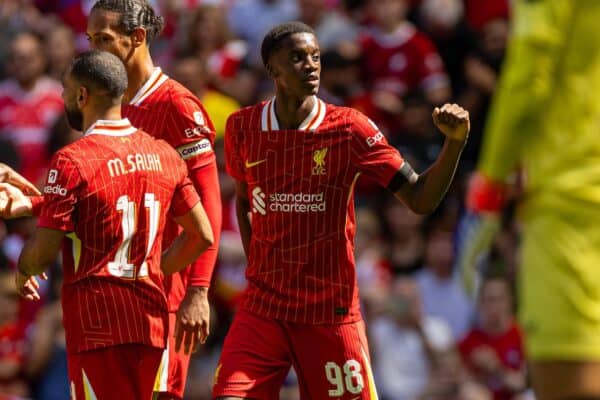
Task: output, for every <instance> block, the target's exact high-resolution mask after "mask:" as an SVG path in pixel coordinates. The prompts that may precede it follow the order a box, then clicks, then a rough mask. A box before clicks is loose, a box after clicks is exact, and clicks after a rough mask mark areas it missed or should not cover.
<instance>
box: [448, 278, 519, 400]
mask: <svg viewBox="0 0 600 400" xmlns="http://www.w3.org/2000/svg"><path fill="white" fill-rule="evenodd" d="M478 302H479V303H478V316H479V326H478V327H477V328H475V329H473V330H472V331H471V332H469V333H468V334H467V336H466V337H465V338H464V339H463V340H462V341H461V342H460V343H459V349H460V353H461V356H462V358H463V361H464V363H465V364H466V366H467V368H468V370H469V372H470V373H471V374H472V376H473V377H474V378H475V379H476V380H477V381H478V382H480V383H481V384H483V385H485V386H486V387H487V388H488V389H489V390H490V391H492V393H493V394H494V399H495V400H509V399H512V398H513V397H514V396H516V395H517V394H519V393H520V392H522V391H523V390H524V389H525V388H526V379H525V377H526V375H525V354H524V348H523V337H522V334H521V330H520V328H519V327H518V325H517V323H516V322H515V320H514V318H513V312H512V307H513V296H512V291H511V284H510V282H509V281H508V280H507V279H506V278H505V277H504V276H500V275H498V276H488V277H485V278H484V279H483V281H482V283H481V286H480V288H479V299H478Z"/></svg>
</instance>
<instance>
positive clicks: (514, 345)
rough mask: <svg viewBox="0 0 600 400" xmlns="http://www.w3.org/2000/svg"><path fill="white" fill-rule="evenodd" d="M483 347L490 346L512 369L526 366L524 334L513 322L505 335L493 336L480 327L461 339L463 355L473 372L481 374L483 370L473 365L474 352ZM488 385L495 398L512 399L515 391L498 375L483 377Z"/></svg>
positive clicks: (504, 364) (503, 363)
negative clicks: (509, 388) (508, 388)
mask: <svg viewBox="0 0 600 400" xmlns="http://www.w3.org/2000/svg"><path fill="white" fill-rule="evenodd" d="M481 347H489V348H491V349H492V350H493V351H494V352H495V353H496V356H497V357H498V359H499V360H500V362H501V363H502V365H503V366H504V367H505V368H508V369H512V370H522V369H523V368H525V351H524V347H523V335H522V333H521V330H520V329H519V327H518V326H517V325H516V324H515V323H513V324H512V325H511V327H510V329H509V330H508V331H507V332H506V333H505V334H503V335H499V336H491V335H488V334H487V333H485V332H483V331H482V330H480V329H474V330H472V331H471V332H469V333H468V334H467V336H466V337H465V338H464V339H463V340H461V341H460V343H459V345H458V348H459V350H460V354H461V357H462V358H463V360H464V362H465V364H466V365H467V366H468V367H469V369H470V370H471V372H473V373H475V374H476V375H477V374H480V373H481V371H479V370H478V368H477V367H476V366H475V365H473V363H472V359H471V357H472V354H473V352H475V351H476V350H477V349H479V348H481ZM482 378H483V379H484V381H485V383H486V386H487V387H488V388H489V389H490V390H492V392H493V394H494V399H495V400H509V399H512V398H513V396H514V393H511V392H510V391H509V390H507V389H506V388H505V387H504V383H503V382H502V381H501V380H500V379H499V378H497V377H490V378H489V379H486V378H485V377H482Z"/></svg>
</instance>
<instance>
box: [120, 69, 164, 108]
mask: <svg viewBox="0 0 600 400" xmlns="http://www.w3.org/2000/svg"><path fill="white" fill-rule="evenodd" d="M167 79H169V77H168V76H167V75H165V74H163V72H162V70H161V69H160V67H156V68H154V71H152V74H151V75H150V78H148V80H147V81H146V83H144V84H143V85H142V87H141V88H140V90H138V92H137V93H136V94H135V96H133V98H132V99H131V101H130V102H129V105H133V106H139V105H140V104H142V102H143V101H144V100H145V99H146V97H148V96H150V95H151V94H152V93H154V92H155V91H156V89H158V88H159V87H160V85H162V84H163V83H164V82H165V81H166V80H167Z"/></svg>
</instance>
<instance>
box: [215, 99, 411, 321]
mask: <svg viewBox="0 0 600 400" xmlns="http://www.w3.org/2000/svg"><path fill="white" fill-rule="evenodd" d="M315 99H316V98H315ZM274 108H275V107H274V100H271V101H268V102H263V103H261V104H258V105H255V106H253V107H248V108H245V109H242V110H240V111H238V112H236V113H234V114H233V115H232V116H230V117H229V119H228V121H227V129H226V133H225V154H226V162H227V170H228V172H229V174H230V175H231V176H232V177H233V178H235V179H236V180H238V181H244V182H247V184H248V197H249V198H250V201H251V205H252V207H251V208H252V242H251V245H250V260H249V265H248V268H247V271H246V277H247V279H248V288H247V289H246V292H245V295H244V299H243V300H242V304H241V307H243V308H245V309H247V310H249V311H252V312H254V313H257V314H259V315H261V316H265V317H269V318H275V319H282V320H287V321H293V322H298V323H309V324H321V323H338V322H351V321H357V320H359V319H360V310H359V302H358V289H357V285H356V271H355V267H354V254H353V251H354V246H353V240H354V232H355V221H354V201H353V188H354V184H355V183H356V180H357V178H358V176H359V175H360V174H365V175H368V176H370V177H371V178H373V179H374V180H375V181H376V182H377V183H379V184H381V185H382V186H387V185H388V183H389V182H390V180H391V178H392V177H393V176H394V175H395V174H396V172H398V170H399V169H400V167H401V166H402V165H403V163H404V161H403V159H402V157H401V156H400V154H399V153H398V151H397V150H396V149H394V148H393V147H391V146H389V145H388V144H387V142H386V140H385V138H384V137H383V134H382V133H381V132H380V131H379V130H378V129H377V128H376V127H375V125H374V124H372V123H371V121H370V120H369V119H368V118H367V117H365V116H364V115H362V114H360V113H359V112H357V111H356V110H353V109H350V108H343V107H336V106H333V105H330V104H326V103H324V102H323V101H321V100H319V99H316V101H315V105H314V108H313V110H312V112H311V113H310V114H309V115H308V117H307V118H306V120H305V121H304V122H303V123H302V124H301V126H300V127H299V129H297V130H279V127H278V123H277V117H276V115H275V111H274Z"/></svg>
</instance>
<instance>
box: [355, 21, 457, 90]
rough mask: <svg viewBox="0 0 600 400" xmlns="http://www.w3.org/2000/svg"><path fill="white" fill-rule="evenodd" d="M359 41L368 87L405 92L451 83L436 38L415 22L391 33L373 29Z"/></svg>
mask: <svg viewBox="0 0 600 400" xmlns="http://www.w3.org/2000/svg"><path fill="white" fill-rule="evenodd" d="M360 41H361V48H362V52H363V75H364V78H365V80H366V82H367V84H368V85H369V88H371V89H373V90H384V91H391V92H393V93H395V94H397V95H399V96H404V95H405V94H407V93H409V92H411V91H414V90H417V89H425V90H428V89H431V88H435V87H436V86H440V85H448V77H447V76H446V73H445V71H444V63H443V61H442V59H441V57H440V56H439V54H438V53H437V50H436V48H435V46H434V44H433V42H431V40H429V38H428V37H427V36H425V35H424V34H423V33H421V32H419V31H418V30H417V29H416V28H415V27H414V26H413V25H412V24H410V23H408V22H406V23H404V24H403V25H401V26H400V27H399V28H398V29H397V30H396V31H394V32H393V33H390V34H384V33H382V32H380V31H378V30H377V29H373V30H371V31H369V32H367V33H365V34H364V35H362V37H361V40H360Z"/></svg>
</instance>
